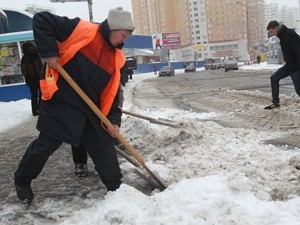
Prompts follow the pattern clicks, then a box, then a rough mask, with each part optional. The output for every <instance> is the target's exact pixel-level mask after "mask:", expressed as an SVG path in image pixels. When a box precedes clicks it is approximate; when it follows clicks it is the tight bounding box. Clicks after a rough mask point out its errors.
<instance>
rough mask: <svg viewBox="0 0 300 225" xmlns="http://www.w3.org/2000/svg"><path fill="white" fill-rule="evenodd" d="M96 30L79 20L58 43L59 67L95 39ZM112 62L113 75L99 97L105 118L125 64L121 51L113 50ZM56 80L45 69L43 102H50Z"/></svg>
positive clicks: (92, 25) (42, 81)
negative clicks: (113, 61)
mask: <svg viewBox="0 0 300 225" xmlns="http://www.w3.org/2000/svg"><path fill="white" fill-rule="evenodd" d="M98 29H99V25H97V24H93V23H90V22H88V21H84V20H80V21H79V23H78V25H77V26H76V28H75V29H74V31H73V32H72V34H71V35H70V36H69V37H68V38H67V39H66V40H65V41H63V42H61V43H58V47H59V63H60V65H62V66H63V65H65V64H66V63H67V62H68V61H69V60H70V59H72V58H73V57H74V55H75V54H76V53H77V52H78V51H80V49H81V48H83V47H85V46H86V45H87V44H89V43H90V42H91V41H92V40H93V39H94V38H95V36H96V34H97V31H98ZM99 51H100V49H99ZM114 60H115V73H114V74H112V77H111V79H110V80H109V82H108V84H107V86H106V87H105V88H104V90H103V91H102V94H101V96H100V101H101V102H100V105H101V111H102V113H103V114H104V115H105V116H107V115H108V113H109V111H110V109H111V107H112V104H113V102H114V99H115V97H116V95H117V92H118V89H119V85H120V78H121V74H120V69H121V68H122V67H123V66H124V64H125V62H126V58H125V55H124V53H123V51H122V50H120V49H116V50H115V59H114ZM57 80H58V72H57V71H56V70H53V69H50V68H48V67H47V69H46V74H45V79H44V80H41V81H40V86H41V89H42V90H41V91H42V99H43V100H50V99H51V98H52V96H53V95H54V93H55V92H56V91H57V90H58V88H57V85H56V82H57Z"/></svg>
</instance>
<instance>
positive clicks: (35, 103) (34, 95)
mask: <svg viewBox="0 0 300 225" xmlns="http://www.w3.org/2000/svg"><path fill="white" fill-rule="evenodd" d="M28 87H29V91H30V94H31V110H32V115H37V114H38V111H39V107H40V102H41V97H42V96H41V91H40V87H39V84H30V85H29V86H28Z"/></svg>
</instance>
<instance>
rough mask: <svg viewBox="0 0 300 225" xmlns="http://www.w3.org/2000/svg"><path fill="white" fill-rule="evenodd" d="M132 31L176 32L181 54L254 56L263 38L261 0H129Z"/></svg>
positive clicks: (146, 32) (185, 56)
mask: <svg viewBox="0 0 300 225" xmlns="http://www.w3.org/2000/svg"><path fill="white" fill-rule="evenodd" d="M132 10H133V17H134V20H135V24H136V33H138V34H144V35H152V34H155V33H164V32H180V36H181V46H182V49H181V51H182V54H181V55H182V57H183V59H181V60H184V59H188V60H191V59H194V58H198V59H204V58H206V57H225V56H234V57H236V58H239V59H241V60H246V59H249V56H251V57H252V58H254V57H256V56H255V55H256V54H257V52H258V51H259V50H260V49H261V47H262V45H263V44H264V42H265V40H264V37H265V27H264V0H132Z"/></svg>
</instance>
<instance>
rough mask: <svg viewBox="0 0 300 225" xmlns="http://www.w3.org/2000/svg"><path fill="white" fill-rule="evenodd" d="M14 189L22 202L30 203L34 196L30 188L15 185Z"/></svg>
mask: <svg viewBox="0 0 300 225" xmlns="http://www.w3.org/2000/svg"><path fill="white" fill-rule="evenodd" d="M15 188H16V191H17V196H18V198H19V199H20V200H21V201H22V202H24V203H26V204H30V203H31V202H32V200H33V199H34V196H33V192H32V189H31V187H30V186H19V185H17V184H15Z"/></svg>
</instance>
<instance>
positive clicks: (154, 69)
mask: <svg viewBox="0 0 300 225" xmlns="http://www.w3.org/2000/svg"><path fill="white" fill-rule="evenodd" d="M157 70H158V69H157V66H155V65H154V66H153V72H154V74H157Z"/></svg>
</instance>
